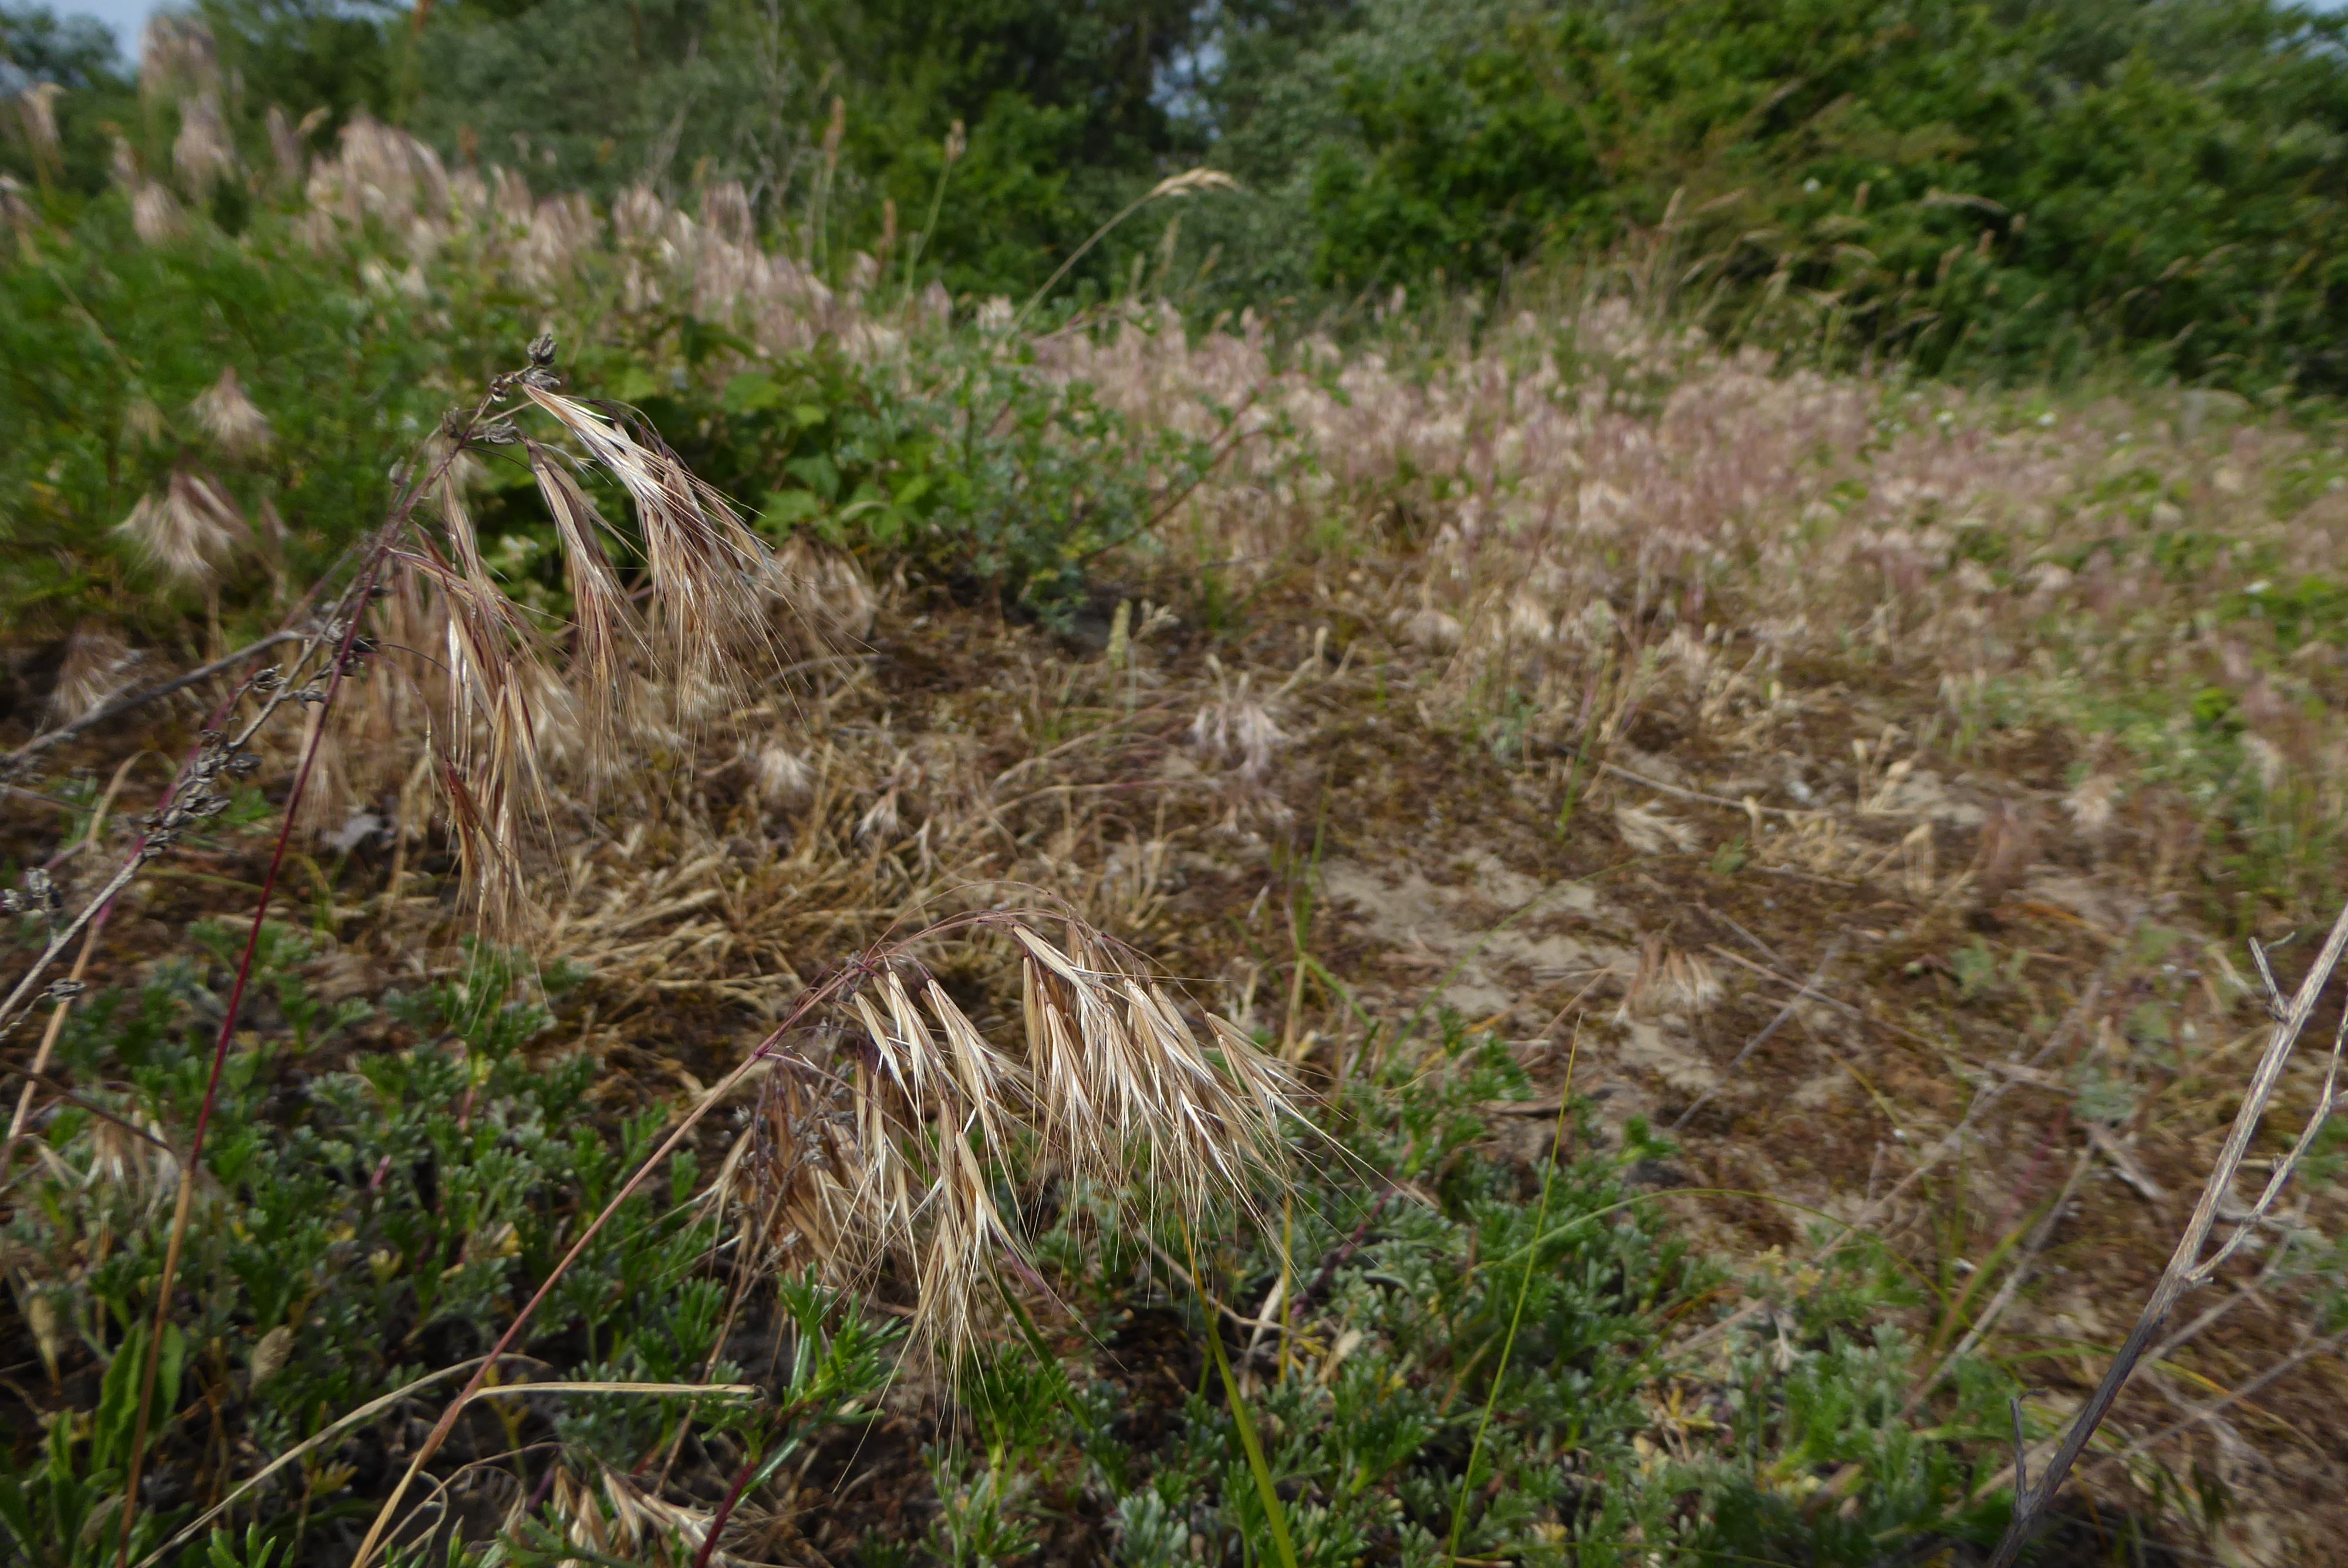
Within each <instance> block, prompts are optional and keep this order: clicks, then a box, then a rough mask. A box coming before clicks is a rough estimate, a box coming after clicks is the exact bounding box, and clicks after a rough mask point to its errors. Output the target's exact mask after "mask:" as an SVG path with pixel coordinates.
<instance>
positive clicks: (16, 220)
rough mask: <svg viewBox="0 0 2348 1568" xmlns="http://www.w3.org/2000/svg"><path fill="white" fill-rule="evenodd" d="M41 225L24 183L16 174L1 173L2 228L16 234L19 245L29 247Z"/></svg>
mask: <svg viewBox="0 0 2348 1568" xmlns="http://www.w3.org/2000/svg"><path fill="white" fill-rule="evenodd" d="M40 227H41V216H40V214H39V213H38V212H36V211H35V210H34V209H33V203H32V202H31V200H29V199H27V198H26V195H25V187H24V186H23V184H22V183H20V182H19V181H18V180H17V179H16V178H15V176H14V175H9V174H0V229H5V230H6V231H8V232H9V233H10V234H12V235H14V236H15V239H16V241H17V243H18V245H19V246H21V247H25V248H26V249H29V248H30V246H31V244H32V241H33V236H34V234H35V233H36V232H37V231H39V229H40Z"/></svg>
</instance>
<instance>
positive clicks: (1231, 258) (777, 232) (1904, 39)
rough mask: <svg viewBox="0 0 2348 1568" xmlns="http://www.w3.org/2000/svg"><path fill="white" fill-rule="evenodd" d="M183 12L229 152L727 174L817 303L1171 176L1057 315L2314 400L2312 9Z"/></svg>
mask: <svg viewBox="0 0 2348 1568" xmlns="http://www.w3.org/2000/svg"><path fill="white" fill-rule="evenodd" d="M196 9H197V10H198V12H199V13H200V14H201V17H202V18H203V20H204V21H205V22H206V23H208V24H209V26H210V27H211V32H212V34H213V36H214V37H215V38H216V39H218V40H219V50H220V54H221V66H222V67H223V68H224V70H225V72H226V80H227V82H228V83H229V88H228V96H229V97H230V99H231V101H230V103H229V104H228V105H227V106H226V107H227V113H228V118H229V121H230V123H231V124H232V127H233V128H234V131H235V134H236V135H237V136H238V137H239V138H241V139H244V140H247V141H250V142H251V143H252V144H253V145H254V147H255V149H259V148H260V147H261V146H262V144H263V142H264V141H265V137H264V133H263V116H264V114H265V112H266V110H267V108H268V107H269V106H271V105H273V104H276V105H282V106H283V108H284V109H285V110H286V111H287V114H288V116H289V118H293V119H295V120H299V119H300V118H301V117H303V116H304V115H313V116H314V121H313V128H312V131H311V134H312V135H313V137H314V138H325V137H330V136H331V135H332V134H333V130H334V128H335V126H336V125H337V124H339V123H341V122H342V121H344V120H346V119H347V118H349V117H350V116H352V115H353V114H355V113H357V112H359V111H361V110H365V111H366V112H369V113H372V114H374V115H376V116H377V117H379V118H385V119H388V120H392V121H396V122H398V123H402V124H405V125H407V127H409V128H412V129H415V130H417V131H418V132H420V133H422V134H424V135H426V136H427V137H428V138H431V139H432V140H433V141H434V142H435V143H436V144H437V145H438V146H439V147H440V149H442V151H443V153H444V155H445V156H447V157H448V158H449V159H452V160H477V161H483V162H499V163H505V164H508V165H510V166H514V167H518V168H520V169H523V170H525V171H527V173H528V174H529V176H530V179H531V180H532V181H533V183H534V184H535V185H536V186H537V187H538V188H539V189H540V190H549V189H558V190H559V189H577V190H587V191H589V192H591V193H592V194H594V195H595V196H597V197H599V198H602V199H606V200H608V199H609V198H611V197H612V196H613V195H614V194H616V193H617V192H618V191H619V190H622V189H623V188H624V187H626V186H627V185H629V184H632V183H634V182H637V181H650V182H652V183H654V184H655V185H657V186H661V187H664V188H666V189H669V190H686V189H689V188H690V187H691V186H692V185H694V184H695V182H696V181H699V180H703V179H708V178H712V177H717V176H723V177H729V178H736V179H742V180H744V181H745V183H746V184H747V186H748V187H749V189H750V190H752V192H753V194H754V197H755V199H756V200H757V205H758V210H759V213H760V217H761V220H762V222H764V223H765V224H766V225H767V228H768V229H769V231H771V232H772V233H773V235H774V236H775V238H776V240H777V241H778V242H779V243H790V244H794V245H796V246H798V248H800V249H801V250H802V251H804V252H805V253H807V254H808V256H809V257H810V258H811V259H814V260H817V261H820V262H821V263H823V264H824V265H826V266H827V267H829V268H830V269H831V270H833V271H835V272H841V273H843V274H844V273H845V271H846V269H847V267H848V266H849V264H850V258H851V257H852V256H853V254H854V253H855V252H856V251H866V252H877V251H880V250H881V249H882V248H883V247H884V245H886V246H891V247H893V250H892V251H891V255H890V256H889V258H888V260H889V262H890V264H891V265H892V266H908V267H909V268H910V271H909V272H908V274H907V275H909V276H911V275H919V276H921V277H923V278H927V277H932V276H934V277H938V278H941V279H942V280H943V281H944V282H945V283H946V284H947V286H948V287H949V288H950V289H952V290H953V291H954V292H957V293H973V294H988V293H996V292H1002V293H1013V294H1022V293H1024V292H1026V291H1028V290H1031V289H1032V288H1034V287H1035V284H1036V283H1037V282H1040V281H1041V280H1042V279H1043V278H1044V277H1045V275H1046V274H1048V273H1049V272H1051V271H1052V269H1053V268H1054V267H1056V265H1058V264H1059V262H1060V261H1063V260H1065V259H1066V257H1067V256H1068V255H1069V254H1070V252H1071V251H1073V250H1074V249H1076V247H1077V246H1079V245H1080V244H1081V243H1082V241H1084V239H1085V238H1086V236H1087V235H1088V234H1090V233H1091V232H1092V231H1094V230H1095V229H1096V228H1097V226H1098V225H1099V224H1101V223H1102V222H1103V221H1104V220H1106V219H1107V217H1108V216H1109V215H1110V214H1112V213H1114V212H1115V211H1117V210H1118V209H1120V208H1121V207H1122V206H1123V205H1124V204H1125V203H1126V202H1127V201H1128V200H1131V199H1132V198H1133V197H1134V196H1135V195H1136V194H1138V192H1139V191H1141V190H1146V189H1147V188H1148V186H1149V184H1150V183H1151V182H1153V181H1155V180H1157V179H1160V178H1162V177H1164V176H1165V175H1167V174H1169V173H1170V172H1173V171H1176V170H1178V169H1182V168H1186V167H1189V166H1191V165H1193V164H1197V163H1201V162H1204V163H1209V164H1211V165H1213V166H1215V167H1218V168H1221V169H1228V170H1229V171H1230V172H1231V173H1232V174H1234V175H1236V176H1237V177H1238V178H1239V179H1240V180H1241V182H1242V185H1243V187H1244V189H1243V190H1242V191H1241V192H1240V193H1238V194H1236V195H1231V196H1227V197H1222V198H1219V199H1217V200H1215V201H1213V202H1210V203H1200V204H1194V205H1192V206H1190V207H1189V208H1188V209H1187V210H1183V211H1182V212H1181V214H1180V222H1179V225H1177V226H1175V228H1174V229H1172V230H1169V229H1168V228H1167V227H1165V226H1164V224H1163V222H1162V220H1153V221H1151V222H1150V223H1148V225H1146V226H1143V225H1136V226H1129V227H1128V228H1127V229H1126V230H1124V231H1119V232H1118V233H1117V235H1115V236H1113V237H1112V238H1111V239H1110V241H1108V242H1107V243H1106V244H1104V245H1102V246H1100V247H1098V248H1097V250H1095V251H1093V252H1091V253H1090V254H1089V255H1088V256H1087V257H1086V261H1085V265H1084V267H1083V268H1082V269H1081V270H1080V271H1079V273H1078V275H1077V279H1076V282H1077V290H1078V292H1077V294H1076V296H1075V297H1077V298H1082V297H1084V296H1085V292H1086V291H1089V292H1090V293H1091V295H1092V296H1094V297H1097V296H1099V295H1100V294H1103V293H1106V292H1115V291H1117V290H1120V289H1123V288H1127V287H1129V286H1143V285H1145V284H1146V285H1147V286H1148V287H1151V288H1153V289H1155V290H1157V291H1159V292H1163V293H1166V294H1167V295H1169V297H1172V298H1175V299H1176V300H1178V302H1181V303H1182V304H1184V305H1185V306H1186V307H1188V308H1190V309H1192V310H1194V311H1199V312H1204V313H1212V312H1214V311H1217V310H1221V309H1226V308H1237V307H1240V306H1245V305H1252V306H1254V307H1256V308H1257V309H1258V310H1259V311H1278V312H1286V313H1304V314H1305V315H1307V316H1311V315H1313V314H1318V313H1326V312H1329V311H1332V310H1337V311H1340V312H1342V311H1343V310H1344V308H1345V307H1347V306H1348V305H1349V304H1356V303H1359V302H1363V301H1365V300H1379V301H1383V300H1385V299H1386V298H1387V297H1388V296H1390V294H1391V293H1392V292H1393V291H1394V290H1395V288H1397V287H1400V288H1403V289H1405V290H1407V291H1410V292H1412V293H1413V294H1414V295H1415V296H1416V297H1418V298H1421V299H1426V298H1432V297H1439V296H1441V295H1443V294H1445V293H1447V292H1464V291H1479V292H1480V296H1479V297H1485V298H1488V297H1489V296H1490V291H1491V290H1492V289H1493V288H1495V287H1496V286H1498V285H1501V284H1503V283H1513V282H1516V281H1519V280H1522V279H1524V278H1525V277H1527V276H1528V275H1531V276H1534V277H1538V278H1550V279H1558V278H1570V277H1572V276H1575V275H1577V274H1578V272H1580V271H1581V270H1582V269H1586V268H1588V267H1591V266H1592V265H1604V264H1613V265H1619V266H1632V265H1636V266H1639V267H1641V268H1642V269H1643V276H1644V277H1646V278H1647V279H1648V280H1649V282H1654V283H1659V284H1660V283H1661V282H1663V281H1664V280H1668V286H1669V287H1670V288H1671V289H1672V290H1673V291H1674V292H1676V294H1677V296H1678V298H1679V300H1680V302H1681V303H1682V304H1683V305H1684V307H1685V308H1686V309H1687V310H1688V311H1689V312H1690V313H1692V315H1693V316H1694V319H1697V320H1699V321H1701V322H1702V323H1703V324H1704V325H1705V326H1707V327H1709V328H1710V329H1712V330H1714V331H1715V332H1718V333H1724V334H1727V335H1732V336H1734V335H1738V334H1758V335H1761V336H1764V337H1766V339H1768V340H1769V341H1772V342H1774V343H1777V344H1779V345H1780V346H1784V345H1787V344H1789V343H1803V344H1807V345H1808V346H1810V347H1812V348H1814V349H1816V350H1818V352H1822V353H1827V354H1864V353H1874V354H1886V353H1891V354H1904V355H1907V356H1910V357H1911V358H1912V359H1914V360H1915V361H1917V362H1918V363H1920V364H1922V365H1923V366H1924V367H1926V368H1928V369H1933V370H1945V371H1957V372H1963V373H1966V374H2017V375H2018V374H2028V375H2040V376H2043V375H2050V374H2052V375H2063V374H2072V373H2075V372H2076V371H2077V370H2079V369H2080V368H2082V367H2084V366H2085V365H2088V364H2096V363H2104V362H2106V361H2107V360H2108V358H2109V356H2110V355H2111V354H2113V353H2114V352H2115V351H2117V352H2120V353H2123V354H2127V355H2128V356H2131V357H2132V358H2134V359H2135V360H2137V361H2138V362H2140V363H2141V365H2142V367H2143V368H2144V369H2145V370H2147V371H2148V372H2150V373H2152V374H2161V375H2167V374H2175V375H2178V376H2182V377H2185V378H2188V379H2193V380H2208V381H2215V382H2222V383H2227V384H2237V385H2241V386H2245V387H2250V388H2257V387H2263V386H2272V385H2280V384H2291V385H2295V386H2297V387H2299V388H2301V389H2302V390H2311V391H2312V390H2322V391H2330V390H2333V389H2335V388H2337V387H2338V386H2339V385H2340V384H2342V383H2343V380H2348V360H2343V349H2342V345H2343V339H2348V297H2343V272H2342V269H2343V267H2348V260H2343V254H2348V249H2343V245H2342V244H2341V243H2340V241H2341V239H2342V214H2343V198H2342V192H2343V190H2348V179H2343V176H2348V64H2343V61H2344V60H2348V56H2343V49H2342V42H2343V21H2342V20H2341V19H2339V18H2336V17H2333V16H2326V15H2314V14H2312V13H2309V12H2305V11H2301V10H2296V9H2291V8H2289V7H2285V6H2281V5H2273V4H2271V3H2270V0H2133V3H2131V0H1994V3H1960V0H1905V3H1890V0H1887V3H1870V0H1446V3H1442V4H1437V3H1435V0H1206V3H1203V4H1200V3H1194V0H1089V3H1086V4H1081V5H1066V4H1061V3H1058V0H973V3H971V4H964V5H952V6H941V5H932V4H926V3H922V0H438V4H435V3H433V0H424V3H423V4H421V5H417V7H416V8H414V9H412V10H411V9H407V8H405V7H399V6H394V5H382V4H377V3H376V0H198V5H197V7H196ZM0 46H5V56H6V59H7V62H8V64H7V65H6V67H5V72H6V85H7V86H8V87H9V88H10V90H16V89H20V88H22V87H24V86H26V84H28V83H29V82H32V81H35V80H43V81H54V82H56V83H57V84H59V85H60V86H61V87H63V88H64V89H65V92H64V93H63V95H62V97H60V98H59V99H58V102H57V118H58V121H59V125H60V128H61V129H60V134H61V136H62V138H63V141H62V149H61V152H60V154H59V155H58V156H57V159H54V160H53V161H54V162H55V165H56V166H55V167H48V166H46V165H45V164H44V163H43V160H42V157H41V155H40V153H39V150H38V149H36V148H35V147H34V146H33V145H32V144H31V143H30V142H29V141H28V140H27V139H26V138H25V137H23V136H20V135H19V136H12V137H11V138H9V139H8V140H7V141H6V142H5V146H0V162H4V163H5V167H7V168H8V169H11V170H12V171H13V172H14V175H15V178H16V179H19V180H20V181H21V182H25V183H28V184H29V183H32V182H34V181H36V180H39V179H48V180H52V181H54V182H55V183H56V184H57V185H58V186H60V187H62V188H63V190H62V194H64V195H67V196H69V195H70V193H72V192H80V193H83V194H85V195H94V194H97V193H98V192H99V191H101V190H103V189H104V187H105V185H106V183H107V180H108V147H109V146H110V144H111V141H112V138H113V137H114V136H115V134H117V132H127V131H129V130H133V129H137V128H139V127H140V126H142V125H143V126H144V128H145V130H146V133H147V137H148V140H149V144H150V145H160V144H156V143H155V138H156V135H157V128H156V127H154V126H153V125H152V124H151V123H148V122H151V120H152V119H153V118H154V117H155V116H156V115H157V114H158V113H160V112H163V111H160V110H158V109H156V108H152V107H151V106H149V107H145V108H142V107H141V103H140V100H139V97H138V96H137V94H136V93H135V92H134V90H133V87H132V85H131V84H130V83H129V82H128V81H127V80H126V79H125V78H124V77H123V75H122V71H123V67H121V66H120V65H119V63H118V61H117V60H116V59H115V58H114V57H113V56H111V55H110V53H109V52H108V50H107V49H106V47H105V46H104V41H103V38H102V36H100V35H98V34H97V33H96V32H95V31H94V30H93V29H92V28H91V27H89V26H88V25H86V24H81V23H76V22H60V21H58V20H57V18H55V17H54V16H52V15H49V14H48V13H46V12H45V11H40V10H26V9H22V8H6V9H0ZM13 118H15V117H12V119H13ZM957 124H960V125H962V126H963V127H964V128H965V132H966V143H962V144H958V145H959V146H962V147H963V151H962V156H961V157H960V159H959V161H956V162H954V163H953V166H952V168H951V169H949V168H948V161H949V160H948V159H947V150H948V140H949V138H950V136H952V135H953V127H954V126H956V125H957ZM166 129H168V128H166ZM133 139H136V138H133ZM933 206H934V208H935V216H934V219H932V218H931V216H930V213H931V210H932V207H933ZM917 235H918V242H917V241H916V236H917Z"/></svg>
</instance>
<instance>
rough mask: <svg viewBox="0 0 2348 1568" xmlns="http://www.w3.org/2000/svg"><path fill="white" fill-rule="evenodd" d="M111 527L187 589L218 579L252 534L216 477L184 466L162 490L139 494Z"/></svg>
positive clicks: (165, 573)
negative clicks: (198, 472) (137, 502)
mask: <svg viewBox="0 0 2348 1568" xmlns="http://www.w3.org/2000/svg"><path fill="white" fill-rule="evenodd" d="M115 532H117V533H118V534H121V535H123V536H125V537H126V538H129V540H130V541H131V542H132V543H133V544H135V545H137V546H138V547H139V551H140V553H141V554H143V555H144V556H145V557H146V558H147V559H148V561H149V563H150V564H151V565H153V566H154V567H155V569H157V570H159V571H160V572H161V573H162V574H163V575H164V576H165V577H167V578H169V579H171V580H172V581H173V582H175V583H178V584H180V585H181V586H183V587H191V588H201V587H209V586H210V585H211V583H213V582H214V581H216V580H218V579H219V578H220V575H221V571H222V569H224V568H225V567H226V566H227V565H228V563H229V560H230V559H231V558H232V556H233V555H234V554H235V551H236V548H237V547H238V546H239V545H242V544H243V543H244V542H245V541H246V540H247V539H249V538H251V537H252V530H251V529H249V528H246V527H245V522H244V517H243V514H242V513H241V512H239V511H238V510H237V507H236V503H235V502H234V501H233V500H232V499H230V498H229V494H228V492H227V491H226V490H224V489H222V488H221V486H220V482H219V481H218V480H216V479H213V478H211V477H207V476H204V475H201V474H191V473H189V472H187V471H186V470H185V469H181V470H179V471H178V472H175V473H174V474H172V476H171V477H170V482H169V483H167V484H166V485H165V486H164V487H163V493H162V494H161V495H160V496H157V495H151V494H150V495H146V496H142V497H139V504H138V505H137V506H135V507H132V508H131V509H130V515H129V517H127V518H123V519H122V521H121V522H120V523H119V524H118V525H116V528H115Z"/></svg>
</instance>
